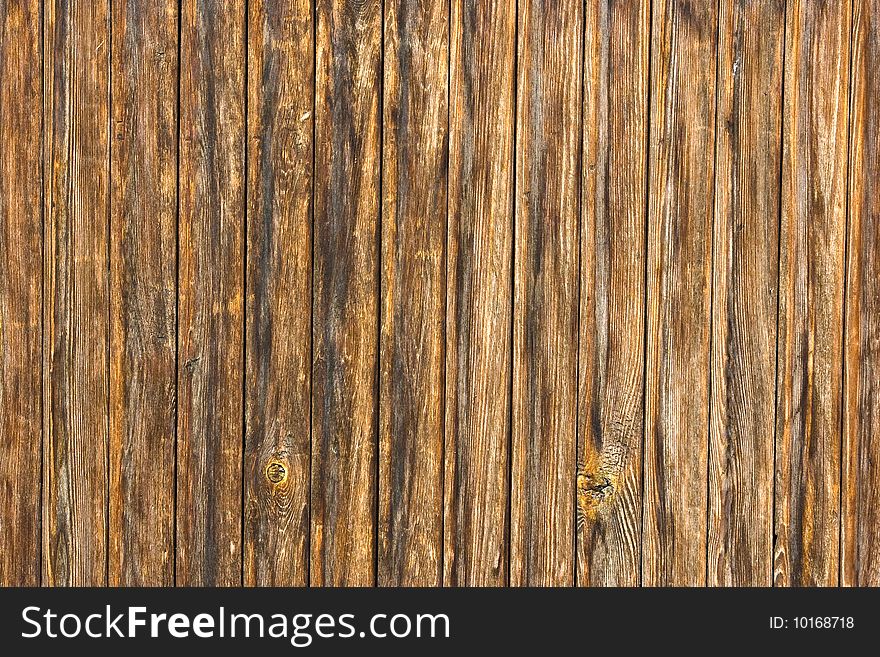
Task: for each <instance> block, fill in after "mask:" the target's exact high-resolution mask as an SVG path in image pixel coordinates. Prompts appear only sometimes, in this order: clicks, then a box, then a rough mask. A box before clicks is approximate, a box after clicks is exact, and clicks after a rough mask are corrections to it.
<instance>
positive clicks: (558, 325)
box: [510, 0, 584, 586]
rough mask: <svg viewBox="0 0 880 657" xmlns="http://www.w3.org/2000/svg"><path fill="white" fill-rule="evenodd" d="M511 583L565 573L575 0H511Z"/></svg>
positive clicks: (576, 104) (573, 277)
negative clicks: (513, 155)
mask: <svg viewBox="0 0 880 657" xmlns="http://www.w3.org/2000/svg"><path fill="white" fill-rule="evenodd" d="M517 16H518V27H517V35H518V43H517V87H516V88H517V99H516V102H517V109H516V118H517V125H516V144H515V147H516V198H515V203H516V215H515V221H516V237H515V242H514V290H513V401H512V403H513V411H512V414H513V424H512V428H511V431H512V437H511V456H510V458H511V479H512V481H513V482H517V485H515V486H511V491H510V495H511V498H510V506H511V510H510V584H511V585H512V586H570V585H571V584H572V583H573V580H574V550H573V549H572V547H573V545H574V529H575V509H574V496H573V495H572V482H573V475H574V472H575V466H576V458H575V452H576V449H577V355H578V302H577V299H578V289H579V280H578V278H579V272H578V253H579V242H578V228H579V225H580V221H579V212H580V198H579V196H580V191H581V188H580V165H581V162H580V156H581V145H580V141H581V110H582V107H581V103H582V100H581V91H582V88H581V68H582V65H583V62H582V61H581V59H582V57H581V56H582V53H583V50H582V40H583V33H584V12H583V7H582V6H581V5H580V4H575V3H556V2H552V1H549V2H548V1H545V0H524V1H523V2H521V3H520V4H519V5H518V8H517Z"/></svg>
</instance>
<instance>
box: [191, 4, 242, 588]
mask: <svg viewBox="0 0 880 657" xmlns="http://www.w3.org/2000/svg"><path fill="white" fill-rule="evenodd" d="M180 21H181V28H180V58H181V61H180V164H179V167H180V168H179V178H178V180H179V185H180V201H179V219H178V221H179V224H178V230H179V235H180V240H179V248H178V254H179V261H178V262H179V272H178V276H179V279H178V280H179V288H178V308H179V310H178V313H179V314H178V317H179V325H178V326H179V334H178V358H179V362H178V400H179V407H178V422H177V431H178V432H177V554H176V562H175V563H176V570H175V572H176V582H177V584H179V585H182V586H235V585H238V584H240V583H241V563H242V562H241V522H242V499H241V495H242V488H241V481H242V376H243V374H242V370H243V365H244V355H243V331H244V221H245V199H244V173H245V169H244V148H245V123H244V111H245V106H244V96H245V85H244V80H245V77H244V63H245V49H244V38H245V14H244V6H243V5H242V4H241V3H229V2H223V1H221V0H188V1H187V2H184V3H183V4H182V5H181V16H180Z"/></svg>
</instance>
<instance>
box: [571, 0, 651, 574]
mask: <svg viewBox="0 0 880 657" xmlns="http://www.w3.org/2000/svg"><path fill="white" fill-rule="evenodd" d="M650 13H651V12H650V2H648V0H642V1H641V2H632V3H616V2H608V0H591V1H590V2H588V3H587V4H586V30H585V32H584V34H585V38H586V43H585V50H584V99H583V102H584V118H583V123H584V142H583V149H584V151H583V164H582V172H581V175H582V181H583V183H582V185H583V192H582V198H583V201H582V206H583V210H582V227H581V273H580V275H581V291H580V355H579V370H580V371H579V373H578V376H579V393H578V400H579V409H578V461H579V464H580V470H579V473H578V478H577V501H578V524H579V532H578V541H577V582H578V584H580V585H583V586H636V585H638V584H639V571H640V559H641V542H642V538H641V537H642V526H641V522H642V515H641V514H642V458H643V452H642V446H643V443H644V419H643V417H644V399H645V398H644V370H645V227H646V224H645V212H646V194H647V177H646V176H647V169H646V167H647V146H648V142H647V137H648V122H649V116H648V82H649V81H648V50H649V47H650V34H651V15H650Z"/></svg>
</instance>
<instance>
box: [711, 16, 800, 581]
mask: <svg viewBox="0 0 880 657" xmlns="http://www.w3.org/2000/svg"><path fill="white" fill-rule="evenodd" d="M720 12H721V13H720V15H719V44H718V57H719V62H718V109H717V112H718V114H717V120H716V130H717V132H716V134H717V157H716V173H715V233H714V240H715V263H714V268H713V283H712V285H713V294H714V302H713V309H714V311H713V316H712V363H711V367H712V403H711V413H712V415H711V418H710V422H711V434H710V445H709V455H710V459H709V527H708V531H709V570H708V574H709V579H708V582H707V583H708V584H709V585H710V586H769V585H770V583H771V573H772V554H773V544H772V541H773V433H774V424H775V421H774V418H775V403H776V308H777V289H778V288H777V282H778V273H779V272H778V263H779V260H778V258H779V201H780V197H779V194H780V189H779V166H780V157H781V150H782V145H781V119H782V105H781V98H782V59H783V50H784V34H785V33H784V29H785V6H784V3H783V2H782V1H781V0H762V1H761V2H749V3H743V2H723V3H722V4H721V9H720ZM758 25H760V26H761V29H759V30H756V29H753V28H752V26H758Z"/></svg>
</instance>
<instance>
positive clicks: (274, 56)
mask: <svg viewBox="0 0 880 657" xmlns="http://www.w3.org/2000/svg"><path fill="white" fill-rule="evenodd" d="M248 7H249V12H250V16H249V20H248V126H247V129H248V172H247V176H248V186H247V189H248V222H247V328H246V336H247V345H246V348H247V363H246V367H245V379H246V397H245V412H246V418H247V419H246V422H247V424H246V428H245V431H246V434H245V467H244V486H245V503H244V548H243V549H244V554H243V559H244V584H245V585H248V586H252V585H255V586H304V585H306V584H307V583H308V541H309V478H310V473H309V468H310V467H311V464H310V462H309V460H310V454H311V433H310V432H311V427H310V422H311V398H310V393H311V359H312V346H311V339H312V325H311V323H312V315H311V303H312V148H313V147H312V136H313V129H314V120H313V107H314V93H313V87H312V83H313V76H314V51H313V36H314V34H313V32H314V25H313V17H312V6H311V3H310V2H308V0H298V1H297V2H295V3H293V4H289V3H285V2H279V1H277V0H255V1H254V2H251V3H250V4H249V5H248ZM279 466H280V468H283V471H282V470H281V469H279Z"/></svg>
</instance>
